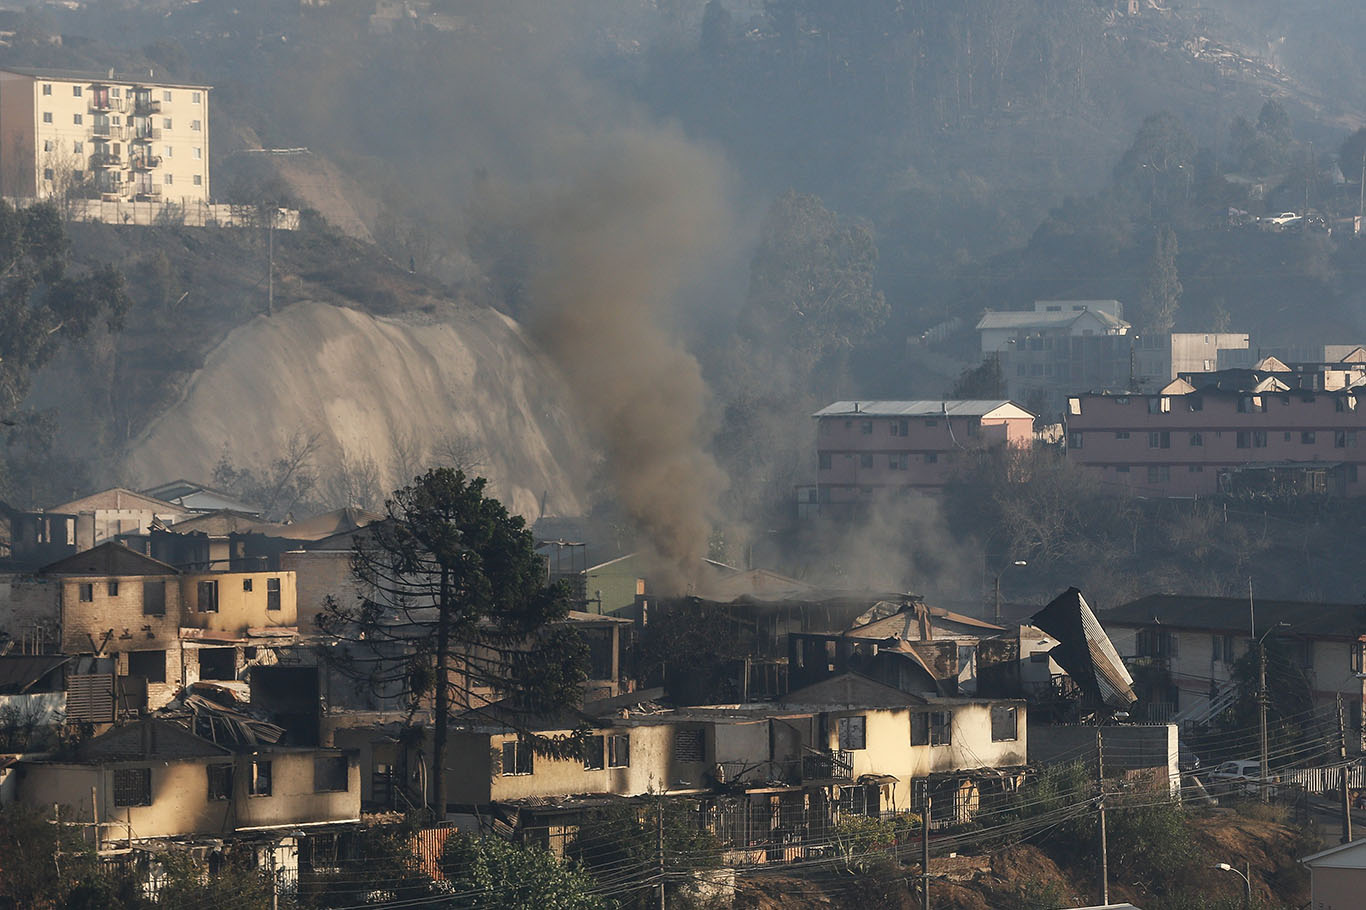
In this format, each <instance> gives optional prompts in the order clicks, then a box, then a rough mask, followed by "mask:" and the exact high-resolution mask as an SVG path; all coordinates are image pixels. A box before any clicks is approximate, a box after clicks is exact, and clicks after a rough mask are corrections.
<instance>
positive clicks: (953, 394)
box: [949, 357, 1006, 399]
mask: <svg viewBox="0 0 1366 910" xmlns="http://www.w3.org/2000/svg"><path fill="white" fill-rule="evenodd" d="M1005 389H1006V383H1005V377H1004V376H1002V375H1001V358H1000V357H986V358H984V359H983V360H982V362H981V363H979V364H978V365H977V366H975V367H970V368H969V369H966V370H964V371H963V372H962V373H961V374H959V376H958V380H957V381H956V382H955V383H954V384H953V388H952V389H950V390H949V397H950V398H970V399H983V398H1000V397H1001V396H1003V395H1004V394H1005Z"/></svg>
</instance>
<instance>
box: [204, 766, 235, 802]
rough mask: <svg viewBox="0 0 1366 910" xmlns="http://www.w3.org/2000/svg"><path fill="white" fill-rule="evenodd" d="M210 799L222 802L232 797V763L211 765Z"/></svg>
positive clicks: (209, 772) (209, 770) (209, 767)
mask: <svg viewBox="0 0 1366 910" xmlns="http://www.w3.org/2000/svg"><path fill="white" fill-rule="evenodd" d="M206 770H207V771H208V774H209V800H210V801H212V802H222V801H223V800H228V799H232V765H228V764H222V765H209V766H208V768H207V769H206Z"/></svg>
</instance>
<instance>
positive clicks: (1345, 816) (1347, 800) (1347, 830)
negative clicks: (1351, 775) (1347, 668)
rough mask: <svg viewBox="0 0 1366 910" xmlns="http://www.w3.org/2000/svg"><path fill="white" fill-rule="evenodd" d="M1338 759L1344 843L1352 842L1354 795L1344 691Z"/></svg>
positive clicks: (1339, 703) (1339, 712) (1339, 713)
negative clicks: (1349, 772) (1349, 779)
mask: <svg viewBox="0 0 1366 910" xmlns="http://www.w3.org/2000/svg"><path fill="white" fill-rule="evenodd" d="M1338 761H1339V762H1340V763H1341V764H1342V768H1341V769H1340V770H1341V772H1342V778H1341V783H1342V786H1341V789H1342V843H1344V844H1350V843H1351V842H1352V795H1351V794H1350V793H1349V792H1348V790H1347V721H1346V719H1345V718H1344V717H1343V715H1342V693H1341V692H1339V693H1338Z"/></svg>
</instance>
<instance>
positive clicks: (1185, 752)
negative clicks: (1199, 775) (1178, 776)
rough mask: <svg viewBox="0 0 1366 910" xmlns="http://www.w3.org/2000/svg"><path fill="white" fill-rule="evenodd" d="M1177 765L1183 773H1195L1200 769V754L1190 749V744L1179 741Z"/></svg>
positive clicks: (1177, 745)
mask: <svg viewBox="0 0 1366 910" xmlns="http://www.w3.org/2000/svg"><path fill="white" fill-rule="evenodd" d="M1176 748H1177V756H1176V765H1177V767H1178V768H1179V769H1180V770H1181V773H1182V774H1195V773H1196V772H1198V771H1199V770H1200V756H1198V755H1196V754H1195V753H1194V752H1192V751H1191V750H1190V746H1188V745H1186V744H1185V743H1183V742H1180V741H1178V742H1177V744H1176Z"/></svg>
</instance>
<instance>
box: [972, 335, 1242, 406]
mask: <svg viewBox="0 0 1366 910" xmlns="http://www.w3.org/2000/svg"><path fill="white" fill-rule="evenodd" d="M998 315H999V314H998ZM1249 355H1250V349H1249V340H1248V336H1247V335H1246V334H1241V333H1230V332H1222V333H1221V332H1176V333H1171V332H1164V333H1160V334H1157V333H1153V334H1145V335H1135V334H1132V333H1127V334H1122V335H1113V334H1090V335H1085V334H1083V335H1077V334H1065V333H1056V332H1048V331H1029V332H1022V333H1021V334H1019V335H1017V336H1016V337H1015V338H1014V339H1012V340H1011V343H1010V344H1008V345H1006V346H1004V348H1003V349H1002V350H1001V351H1000V352H999V353H998V354H994V355H993V356H997V357H999V358H1000V364H1001V378H1002V380H1003V381H1004V386H1005V388H1004V394H1006V395H1008V396H1009V397H1010V398H1011V399H1012V400H1014V401H1022V402H1024V403H1025V404H1026V405H1027V406H1029V407H1031V408H1034V409H1037V410H1039V411H1040V412H1041V413H1044V414H1057V413H1060V412H1061V411H1062V410H1063V408H1064V407H1065V405H1066V400H1067V396H1068V395H1071V394H1075V393H1077V392H1083V391H1090V392H1102V391H1128V392H1133V391H1140V390H1153V389H1158V388H1161V387H1162V386H1164V385H1166V384H1167V383H1168V382H1171V381H1172V380H1173V379H1175V378H1176V377H1177V376H1179V375H1181V374H1183V373H1195V372H1210V371H1214V370H1223V369H1230V368H1234V367H1246V366H1248V365H1249V364H1250V361H1249V360H1248V357H1249Z"/></svg>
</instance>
